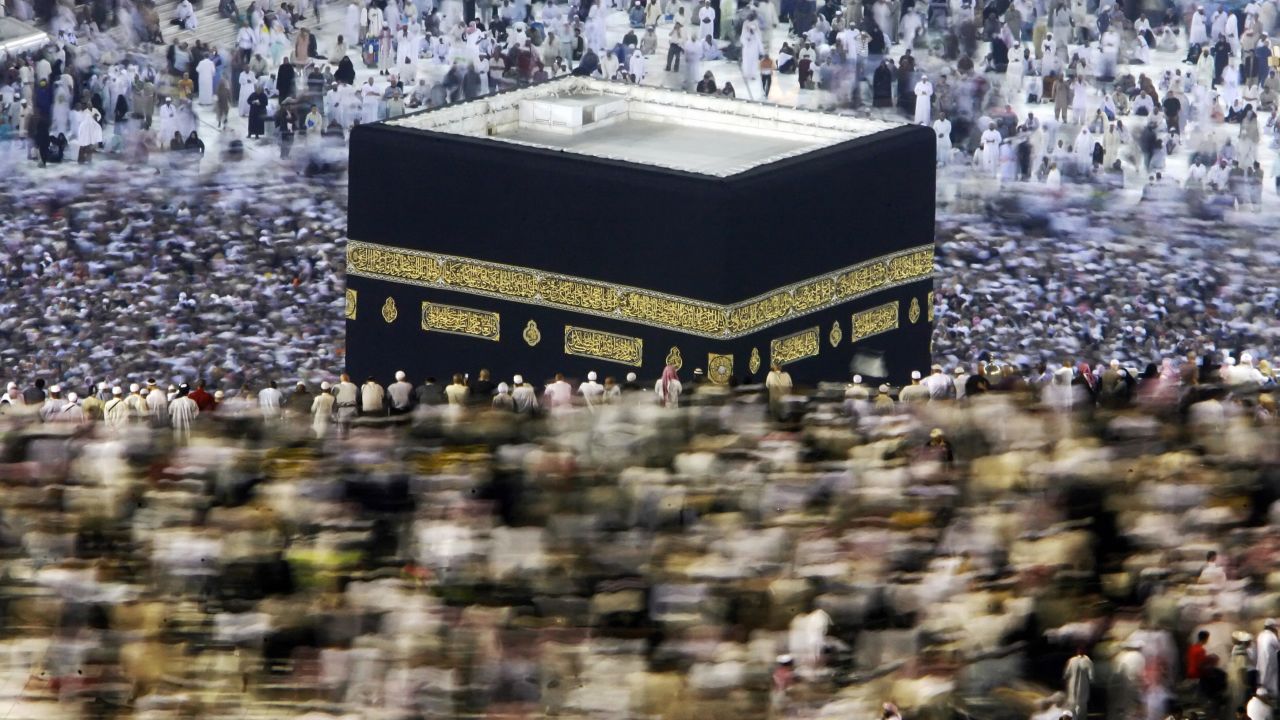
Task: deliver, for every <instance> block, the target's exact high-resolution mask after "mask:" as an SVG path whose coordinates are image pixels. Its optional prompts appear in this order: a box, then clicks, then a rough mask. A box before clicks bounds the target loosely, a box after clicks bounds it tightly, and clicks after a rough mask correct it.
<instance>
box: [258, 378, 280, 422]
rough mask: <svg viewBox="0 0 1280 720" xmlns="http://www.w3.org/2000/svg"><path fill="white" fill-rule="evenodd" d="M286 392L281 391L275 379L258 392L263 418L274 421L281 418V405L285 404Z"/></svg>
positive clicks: (259, 406) (259, 407)
mask: <svg viewBox="0 0 1280 720" xmlns="http://www.w3.org/2000/svg"><path fill="white" fill-rule="evenodd" d="M283 400H284V393H282V392H280V388H279V386H278V385H277V384H276V381H275V380H272V381H271V382H270V383H269V384H268V385H267V387H265V388H263V389H262V391H261V392H259V393H258V409H259V410H261V411H262V419H263V420H268V421H273V420H279V419H280V407H281V405H282V404H283Z"/></svg>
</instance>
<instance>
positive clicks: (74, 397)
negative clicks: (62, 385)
mask: <svg viewBox="0 0 1280 720" xmlns="http://www.w3.org/2000/svg"><path fill="white" fill-rule="evenodd" d="M79 399H80V396H79V395H77V394H75V393H67V402H75V401H77V400H79Z"/></svg>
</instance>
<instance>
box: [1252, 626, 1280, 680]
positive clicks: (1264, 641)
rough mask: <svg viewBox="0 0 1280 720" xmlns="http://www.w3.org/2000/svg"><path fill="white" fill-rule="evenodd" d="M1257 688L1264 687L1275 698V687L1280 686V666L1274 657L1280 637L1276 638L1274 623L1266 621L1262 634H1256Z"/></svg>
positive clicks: (1278, 651)
mask: <svg viewBox="0 0 1280 720" xmlns="http://www.w3.org/2000/svg"><path fill="white" fill-rule="evenodd" d="M1257 647H1258V658H1257V661H1258V686H1259V687H1264V688H1266V689H1267V691H1268V692H1269V693H1271V697H1276V688H1277V685H1280V682H1277V681H1278V680H1280V673H1278V672H1277V670H1278V669H1280V666H1277V662H1278V661H1280V658H1277V657H1276V654H1277V653H1280V637H1277V636H1276V621H1275V620H1274V619H1268V620H1267V622H1266V624H1265V625H1264V626H1263V630H1262V632H1260V633H1258V646H1257Z"/></svg>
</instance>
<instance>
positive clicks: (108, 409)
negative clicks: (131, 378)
mask: <svg viewBox="0 0 1280 720" xmlns="http://www.w3.org/2000/svg"><path fill="white" fill-rule="evenodd" d="M102 417H103V420H105V421H106V426H107V428H108V429H110V430H112V431H114V432H120V431H121V430H123V429H124V428H125V426H127V425H128V424H129V406H128V405H127V404H125V401H124V391H123V390H122V389H121V388H120V386H119V385H117V386H115V387H113V388H111V399H110V400H108V401H107V402H106V403H105V404H104V405H103V407H102Z"/></svg>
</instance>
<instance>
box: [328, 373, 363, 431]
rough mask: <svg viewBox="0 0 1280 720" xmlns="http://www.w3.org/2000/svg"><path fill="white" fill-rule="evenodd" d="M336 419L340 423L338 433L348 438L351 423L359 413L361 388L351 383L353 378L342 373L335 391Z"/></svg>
mask: <svg viewBox="0 0 1280 720" xmlns="http://www.w3.org/2000/svg"><path fill="white" fill-rule="evenodd" d="M333 402H334V407H335V408H336V409H335V410H334V417H335V418H336V419H337V421H338V433H339V434H340V435H342V436H344V437H345V436H346V434H347V429H348V428H349V427H350V426H351V421H352V420H353V419H355V417H356V415H357V414H358V413H359V404H360V388H359V387H358V386H357V385H356V384H355V383H353V382H351V376H350V375H348V374H346V373H342V377H341V378H340V379H339V381H338V387H336V388H334V391H333Z"/></svg>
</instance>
